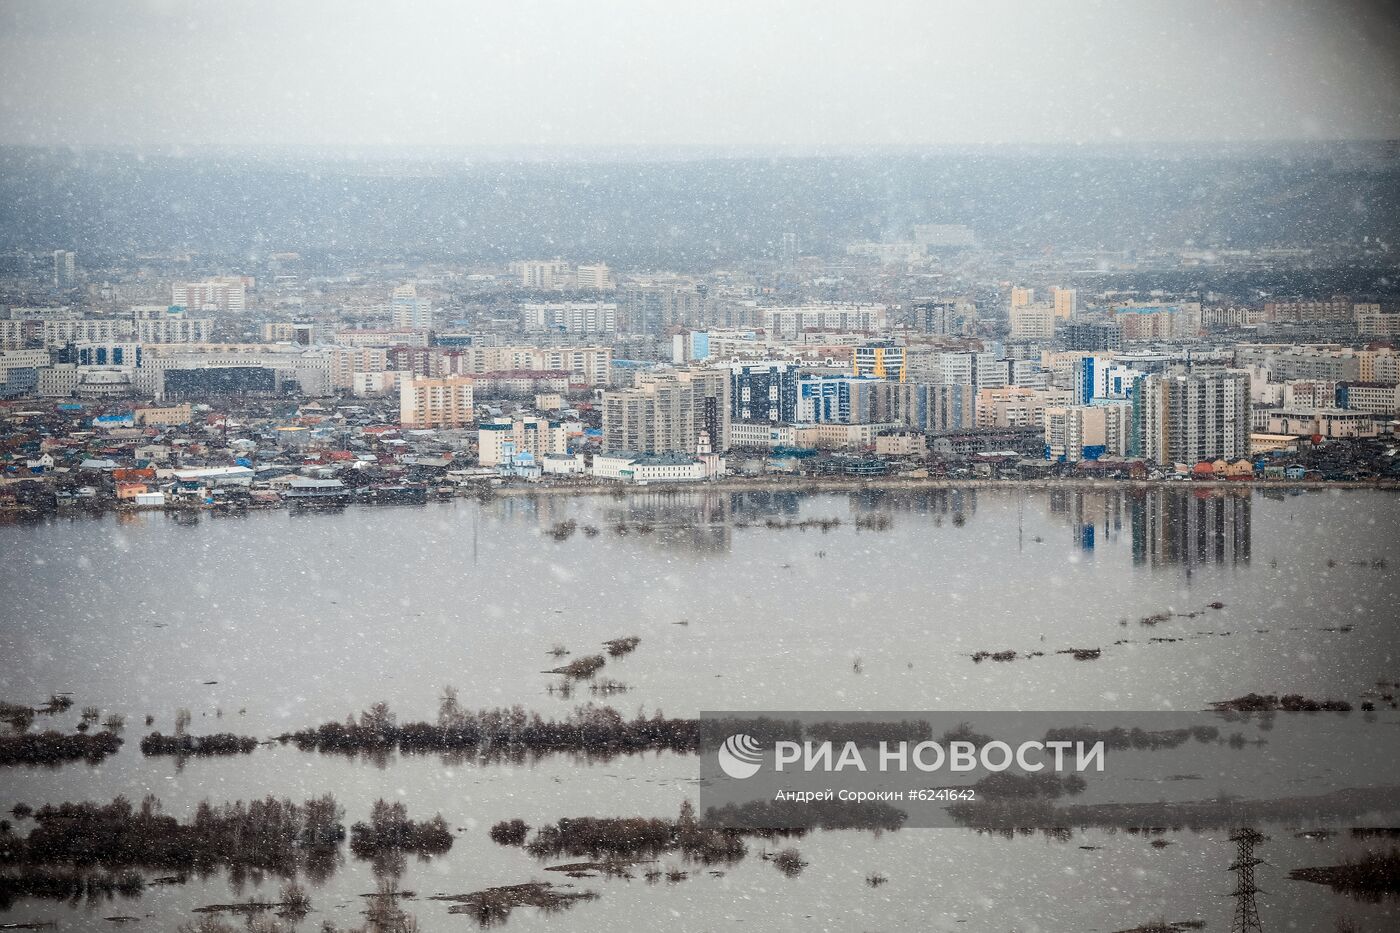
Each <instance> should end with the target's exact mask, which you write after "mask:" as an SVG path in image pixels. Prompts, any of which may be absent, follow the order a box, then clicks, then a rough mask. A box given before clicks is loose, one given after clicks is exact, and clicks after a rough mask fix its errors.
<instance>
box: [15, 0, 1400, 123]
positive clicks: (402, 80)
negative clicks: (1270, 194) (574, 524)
mask: <svg viewBox="0 0 1400 933" xmlns="http://www.w3.org/2000/svg"><path fill="white" fill-rule="evenodd" d="M1398 53H1400V17H1396V16H1395V15H1394V11H1393V10H1392V9H1389V8H1388V6H1387V5H1386V4H1382V3H1374V2H1365V0H1335V2H1311V3H1309V2H1302V0H1217V2H1201V0H1106V2H1091V0H1046V2H1037V0H1025V2H999V0H973V2H940V0H907V2H906V0H858V2H844V3H834V2H823V0H740V2H727V0H717V2H682V0H647V2H610V0H594V2H572V3H570V2H531V0H509V2H489V3H487V2H465V0H459V2H412V0H405V2H392V0H370V2H355V0H352V2H324V0H273V2H259V0H254V2H238V0H219V2H184V0H95V2H89V0H79V2H70V0H0V143H9V144H13V143H22V144H41V145H53V144H59V145H105V144H119V145H266V144H285V145H297V144H309V145H340V144H351V145H393V146H455V145H467V146H471V145H487V146H530V145H546V146H590V145H603V146H612V145H622V146H631V145H665V146H674V145H692V144H711V145H720V146H771V145H781V146H794V147H821V146H850V145H910V144H913V145H937V144H959V145H960V144H980V143H1101V142H1112V141H1115V140H1126V141H1166V142H1176V141H1181V142H1186V141H1215V140H1222V141H1226V140H1228V141H1247V140H1308V139H1376V138H1391V137H1400V54H1398Z"/></svg>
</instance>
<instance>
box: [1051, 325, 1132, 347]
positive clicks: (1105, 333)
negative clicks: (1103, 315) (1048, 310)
mask: <svg viewBox="0 0 1400 933" xmlns="http://www.w3.org/2000/svg"><path fill="white" fill-rule="evenodd" d="M1060 339H1061V341H1062V342H1063V343H1064V348H1065V349H1066V350H1121V349H1123V325H1122V324H1117V323H1112V322H1100V323H1087V322H1084V321H1072V322H1070V323H1067V324H1064V325H1063V326H1061V327H1060Z"/></svg>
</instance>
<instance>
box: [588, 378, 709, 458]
mask: <svg viewBox="0 0 1400 933" xmlns="http://www.w3.org/2000/svg"><path fill="white" fill-rule="evenodd" d="M698 438H699V433H698V430H697V428H696V425H695V391H694V389H693V388H692V386H691V385H690V384H689V383H685V382H682V381H681V380H680V379H678V378H676V377H675V375H674V374H666V375H658V376H650V377H648V378H646V379H645V380H644V381H643V382H642V383H641V384H640V385H636V386H634V387H632V388H630V389H612V390H609V391H606V392H604V393H603V449H604V450H605V451H610V452H618V451H628V452H631V453H643V454H663V453H683V452H690V451H693V450H694V448H695V446H696V443H697V441H698Z"/></svg>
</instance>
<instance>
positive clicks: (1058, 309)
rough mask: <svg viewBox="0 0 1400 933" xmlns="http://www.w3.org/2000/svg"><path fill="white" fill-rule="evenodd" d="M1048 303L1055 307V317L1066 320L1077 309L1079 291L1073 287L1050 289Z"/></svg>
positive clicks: (1072, 315)
mask: <svg viewBox="0 0 1400 933" xmlns="http://www.w3.org/2000/svg"><path fill="white" fill-rule="evenodd" d="M1050 304H1051V305H1052V306H1053V307H1054V308H1055V318H1056V319H1057V320H1061V321H1067V320H1069V319H1070V318H1072V317H1074V312H1076V311H1078V310H1079V292H1078V291H1077V290H1076V289H1073V288H1060V287H1059V286H1058V285H1057V286H1055V287H1054V288H1052V289H1050Z"/></svg>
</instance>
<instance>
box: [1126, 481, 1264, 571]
mask: <svg viewBox="0 0 1400 933" xmlns="http://www.w3.org/2000/svg"><path fill="white" fill-rule="evenodd" d="M1128 495H1129V496H1130V499H1129V509H1130V511H1131V514H1132V528H1133V562H1134V563H1138V564H1143V563H1145V564H1149V565H1151V566H1153V567H1156V566H1159V565H1162V564H1181V565H1183V566H1185V567H1186V568H1187V569H1188V570H1189V569H1190V568H1192V567H1194V566H1196V565H1197V564H1242V563H1248V562H1249V550H1250V509H1251V506H1252V503H1253V499H1252V494H1251V492H1250V490H1248V489H1167V488H1155V489H1147V490H1135V491H1133V492H1131V493H1129V494H1128Z"/></svg>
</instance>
